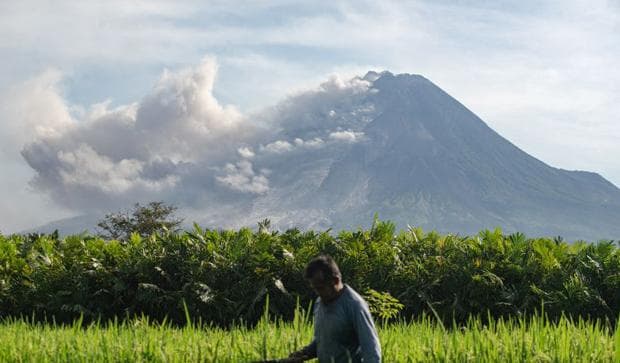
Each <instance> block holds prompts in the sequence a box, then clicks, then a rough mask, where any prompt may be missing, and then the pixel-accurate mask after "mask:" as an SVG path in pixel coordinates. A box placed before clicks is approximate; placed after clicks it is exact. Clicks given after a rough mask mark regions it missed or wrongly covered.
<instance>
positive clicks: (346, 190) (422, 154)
mask: <svg viewBox="0 0 620 363" xmlns="http://www.w3.org/2000/svg"><path fill="white" fill-rule="evenodd" d="M373 87H374V88H376V89H377V90H378V92H377V93H375V94H373V95H372V96H371V97H372V98H373V103H374V104H375V105H376V107H377V109H378V116H377V117H376V118H375V119H374V120H373V121H372V122H371V123H369V124H368V125H367V126H366V127H365V129H364V133H365V135H366V136H367V139H366V141H365V142H362V143H358V144H356V145H355V146H354V147H352V148H351V149H350V150H349V151H348V153H346V154H344V155H342V156H341V157H340V158H338V160H336V161H335V162H334V163H333V164H332V165H331V167H330V170H329V174H328V175H327V177H326V178H325V180H324V181H323V182H322V184H321V186H320V189H319V195H320V198H319V199H320V200H321V202H322V203H324V206H325V207H328V206H329V205H330V204H332V203H333V204H335V205H336V206H337V207H336V208H335V211H334V213H333V221H334V223H335V224H336V225H351V224H353V225H355V223H356V222H358V223H359V221H362V220H368V219H369V218H370V215H371V214H372V212H378V213H379V216H380V217H381V218H382V219H391V220H393V221H395V222H396V223H397V224H398V225H399V226H401V227H402V226H405V225H406V224H407V223H408V224H411V225H421V226H423V227H426V228H433V229H438V230H441V231H446V232H461V233H475V232H476V231H478V230H480V229H482V228H493V227H495V226H500V227H502V228H503V229H504V230H505V231H522V232H525V233H527V234H530V235H547V236H549V235H562V236H564V237H569V238H588V239H596V238H613V237H614V236H615V237H617V236H620V223H618V221H620V190H619V189H618V188H616V187H615V186H614V185H613V184H611V183H609V182H608V181H606V180H605V179H603V178H602V177H601V176H600V175H598V174H595V173H588V172H582V171H566V170H561V169H557V168H553V167H550V166H548V165H546V164H544V163H543V162H541V161H539V160H537V159H535V158H533V157H531V156H530V155H528V154H526V153H525V152H523V151H522V150H520V149H518V148H517V147H516V146H514V145H513V144H511V143H510V142H509V141H507V140H506V139H504V138H503V137H501V136H500V135H498V134H497V133H496V132H495V131H493V130H492V129H491V128H489V127H488V126H487V125H486V124H485V123H484V122H483V121H482V120H480V119H479V118H478V117H477V116H476V115H474V114H473V113H472V112H470V111H469V110H468V109H467V108H465V107H464V106H463V105H461V104H460V103H459V102H457V101H456V100H455V99H453V98H452V97H450V96H449V95H448V94H446V93H445V92H443V91H442V90H441V89H439V88H438V87H437V86H435V85H434V84H433V83H431V82H430V81H428V80H426V79H425V78H423V77H421V76H415V75H398V76H393V75H391V74H389V73H384V74H382V76H381V77H380V78H379V79H377V80H376V81H375V82H374V84H373Z"/></svg>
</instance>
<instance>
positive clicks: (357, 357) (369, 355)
mask: <svg viewBox="0 0 620 363" xmlns="http://www.w3.org/2000/svg"><path fill="white" fill-rule="evenodd" d="M304 352H305V353H306V354H308V355H309V356H311V357H317V358H318V359H319V362H320V363H331V362H334V363H340V362H342V363H345V362H354V363H359V362H363V363H378V362H381V345H380V343H379V336H378V335H377V330H376V329H375V324H374V323H373V321H372V317H371V316H370V311H369V310H368V304H366V301H364V299H363V298H362V297H361V296H360V295H359V294H358V293H357V292H355V290H353V289H352V288H351V287H350V286H348V285H346V284H345V285H344V289H343V291H342V294H340V296H338V298H336V300H334V301H332V302H330V303H329V304H327V305H326V304H323V303H322V302H321V298H318V299H317V300H316V303H315V305H314V340H313V341H312V343H310V345H308V346H307V347H305V348H304Z"/></svg>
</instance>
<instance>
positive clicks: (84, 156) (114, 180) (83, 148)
mask: <svg viewBox="0 0 620 363" xmlns="http://www.w3.org/2000/svg"><path fill="white" fill-rule="evenodd" d="M58 160H59V161H60V164H61V165H62V167H61V169H60V170H59V173H60V176H61V178H62V181H63V182H64V183H65V184H66V185H69V186H70V185H75V186H79V187H86V188H94V189H100V190H101V191H103V192H105V193H113V194H119V193H125V192H127V191H129V190H131V189H134V188H139V189H143V190H147V191H153V192H158V191H160V190H162V189H166V188H172V187H174V185H175V184H176V182H177V181H178V177H177V176H175V175H168V176H166V177H164V178H162V179H159V180H148V179H145V178H142V177H141V174H142V172H143V170H144V163H143V162H141V161H139V160H135V159H122V160H120V161H118V162H114V161H112V160H111V159H110V158H109V157H106V156H102V155H99V154H97V152H96V151H95V150H93V149H92V148H91V147H90V146H88V145H86V144H81V145H80V146H79V147H78V148H77V149H76V150H73V151H70V152H64V151H59V152H58Z"/></svg>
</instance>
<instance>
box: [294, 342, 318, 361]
mask: <svg viewBox="0 0 620 363" xmlns="http://www.w3.org/2000/svg"><path fill="white" fill-rule="evenodd" d="M289 357H291V358H300V359H301V361H304V360H310V359H312V358H316V340H314V339H313V340H312V342H311V343H310V344H308V345H307V346H305V347H303V348H302V349H300V350H298V351H296V352H293V353H291V355H290V356H289Z"/></svg>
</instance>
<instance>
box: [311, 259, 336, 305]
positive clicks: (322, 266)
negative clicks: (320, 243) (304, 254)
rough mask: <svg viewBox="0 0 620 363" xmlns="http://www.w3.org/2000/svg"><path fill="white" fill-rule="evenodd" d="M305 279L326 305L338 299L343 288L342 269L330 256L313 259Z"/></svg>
mask: <svg viewBox="0 0 620 363" xmlns="http://www.w3.org/2000/svg"><path fill="white" fill-rule="evenodd" d="M304 277H305V278H306V280H308V282H309V283H310V287H312V290H314V292H316V293H317V295H319V297H320V298H321V301H323V302H324V303H328V302H330V301H332V300H334V299H335V298H336V297H338V294H339V293H340V290H342V287H343V285H342V275H341V274H340V269H339V268H338V265H337V264H336V262H335V261H334V260H333V259H332V258H331V257H330V256H328V255H321V256H318V257H315V258H314V259H312V261H310V262H309V263H308V266H306V271H305V272H304Z"/></svg>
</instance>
